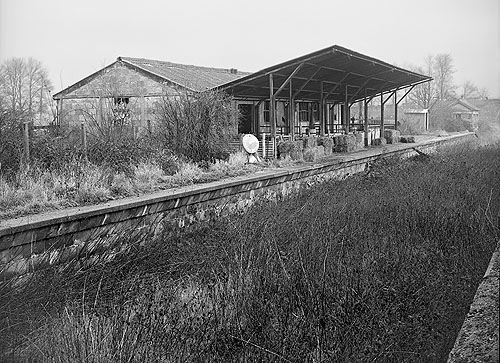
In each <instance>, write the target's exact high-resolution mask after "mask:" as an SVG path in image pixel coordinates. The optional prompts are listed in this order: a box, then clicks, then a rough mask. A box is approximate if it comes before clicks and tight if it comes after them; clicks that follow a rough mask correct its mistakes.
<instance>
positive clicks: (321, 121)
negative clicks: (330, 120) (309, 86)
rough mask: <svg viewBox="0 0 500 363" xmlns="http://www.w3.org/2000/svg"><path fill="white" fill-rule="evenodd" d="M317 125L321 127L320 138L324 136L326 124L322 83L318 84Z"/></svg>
mask: <svg viewBox="0 0 500 363" xmlns="http://www.w3.org/2000/svg"><path fill="white" fill-rule="evenodd" d="M319 124H320V127H321V131H320V134H321V136H325V129H326V127H325V126H326V122H325V98H324V91H323V81H322V82H321V83H320V99H319Z"/></svg>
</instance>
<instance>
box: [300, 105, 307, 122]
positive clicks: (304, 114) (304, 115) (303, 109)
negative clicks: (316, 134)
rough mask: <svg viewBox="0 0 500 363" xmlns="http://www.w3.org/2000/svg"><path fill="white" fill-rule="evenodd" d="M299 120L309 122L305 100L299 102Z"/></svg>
mask: <svg viewBox="0 0 500 363" xmlns="http://www.w3.org/2000/svg"><path fill="white" fill-rule="evenodd" d="M299 121H300V122H309V103H307V102H300V103H299Z"/></svg>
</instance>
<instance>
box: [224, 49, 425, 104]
mask: <svg viewBox="0 0 500 363" xmlns="http://www.w3.org/2000/svg"><path fill="white" fill-rule="evenodd" d="M270 75H272V79H273V89H274V94H275V97H276V99H286V98H289V97H290V82H288V81H289V80H290V79H291V80H292V81H291V87H292V89H291V93H292V95H293V98H294V99H295V100H303V101H317V100H320V99H321V98H322V97H321V96H322V95H323V99H324V100H326V101H327V102H343V101H345V100H346V97H347V100H348V102H349V103H353V102H356V101H359V100H361V99H363V98H364V97H365V95H366V96H367V97H368V98H370V97H374V96H376V95H378V94H381V93H387V92H392V91H394V90H397V89H402V88H406V87H409V86H413V85H416V84H419V83H422V82H427V81H430V80H432V78H431V77H428V76H425V75H421V74H418V73H415V72H412V71H409V70H406V69H403V68H400V67H396V66H393V65H391V64H389V63H386V62H383V61H381V60H378V59H375V58H372V57H369V56H366V55H363V54H360V53H357V52H354V51H352V50H349V49H346V48H343V47H341V46H338V45H334V46H331V47H328V48H325V49H322V50H319V51H316V52H313V53H310V54H307V55H304V56H302V57H299V58H295V59H292V60H289V61H287V62H283V63H280V64H277V65H275V66H272V67H268V68H265V69H263V70H261V71H258V72H255V73H252V74H250V75H248V76H245V77H242V78H240V79H237V80H234V81H231V82H229V83H226V84H224V85H222V86H220V88H221V89H223V90H225V91H226V92H228V93H230V94H232V95H233V96H235V97H237V98H240V99H253V100H263V99H269V98H270V92H269V91H270ZM322 90H323V92H322ZM365 92H366V93H365Z"/></svg>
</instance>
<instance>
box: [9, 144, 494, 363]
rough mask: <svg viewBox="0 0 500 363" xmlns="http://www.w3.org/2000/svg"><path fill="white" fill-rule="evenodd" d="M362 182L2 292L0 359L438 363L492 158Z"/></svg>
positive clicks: (420, 162)
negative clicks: (0, 349) (1, 356)
mask: <svg viewBox="0 0 500 363" xmlns="http://www.w3.org/2000/svg"><path fill="white" fill-rule="evenodd" d="M219 167H221V168H222V165H220V166H219ZM184 168H185V169H183V168H181V170H184V171H182V172H181V173H180V174H179V175H182V176H178V178H180V179H182V180H183V181H192V180H195V175H196V174H197V173H199V170H197V169H196V168H193V167H187V166H185V167H184ZM372 168H373V169H374V171H373V173H374V174H375V175H377V176H376V177H372V176H371V173H370V174H366V175H356V176H354V177H351V178H349V179H347V180H344V181H338V182H331V183H326V184H323V185H321V186H319V187H316V188H314V189H312V190H308V191H307V192H304V193H302V194H300V195H298V196H297V197H296V198H293V199H287V200H283V201H281V202H280V203H279V204H278V203H274V202H266V201H262V202H260V203H256V204H254V206H253V207H251V208H250V209H249V210H248V211H247V212H246V213H244V214H241V215H237V216H230V217H227V218H224V219H220V220H217V221H210V222H209V223H208V222H207V223H201V224H199V225H198V226H197V227H196V228H193V229H190V230H187V231H185V232H184V233H182V234H178V235H174V234H172V233H168V234H167V233H165V234H160V235H159V236H156V237H155V238H153V237H151V240H150V241H149V243H147V244H144V245H142V247H137V248H134V249H131V250H128V252H127V253H123V254H119V255H117V257H116V258H115V259H113V260H111V261H109V262H102V263H97V264H94V265H92V266H90V267H88V268H87V269H86V270H77V271H75V272H72V270H70V269H66V270H65V272H64V273H59V272H58V270H57V268H54V269H53V270H50V269H49V270H45V271H42V272H40V273H38V274H36V275H34V276H33V277H32V278H31V279H29V280H27V281H26V282H25V283H24V284H23V285H19V286H22V288H17V289H15V288H13V287H12V286H11V284H9V283H3V285H2V286H0V296H2V299H1V300H0V301H1V304H2V305H1V306H0V321H1V322H2V326H3V327H4V328H2V331H1V332H0V334H2V335H3V338H2V339H1V340H0V345H1V347H2V349H3V351H4V353H3V354H4V356H3V357H5V359H10V358H11V357H12V359H17V361H41V362H54V361H82V362H83V361H86V362H88V361H99V362H101V361H130V362H140V361H148V362H170V361H172V362H174V361H206V362H210V361H213V362H216V361H217V362H219V361H255V362H258V361H275V362H282V361H283V362H320V361H328V362H373V361H383V362H441V361H444V360H446V357H447V355H448V352H449V350H450V349H451V347H452V345H453V343H454V340H455V337H456V334H457V332H458V330H459V329H460V326H461V324H462V320H463V318H464V316H465V314H466V313H467V310H468V307H469V304H470V301H471V299H472V297H473V296H474V292H475V289H476V287H477V285H478V283H479V281H480V280H481V277H482V274H483V273H484V269H485V267H486V265H487V263H488V260H489V257H490V255H491V252H492V250H493V249H494V246H495V245H496V241H497V240H498V238H499V237H500V230H499V228H500V177H499V174H498V170H500V147H499V145H496V146H489V147H482V148H477V149H466V148H454V149H452V150H450V151H448V152H446V151H444V150H442V152H441V153H439V154H435V155H432V156H431V157H430V158H425V159H423V158H419V157H416V158H411V159H409V160H408V161H406V162H404V163H402V162H400V161H397V160H391V161H386V162H384V163H374V165H372Z"/></svg>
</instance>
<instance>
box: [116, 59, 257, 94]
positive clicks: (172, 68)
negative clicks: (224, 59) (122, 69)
mask: <svg viewBox="0 0 500 363" xmlns="http://www.w3.org/2000/svg"><path fill="white" fill-rule="evenodd" d="M120 60H121V61H123V62H125V63H128V64H130V65H133V66H135V67H138V68H141V69H142V70H144V71H146V72H149V73H152V74H155V75H156V76H159V77H161V78H163V79H165V80H168V81H170V82H173V83H176V84H178V85H180V86H182V87H185V88H188V89H190V90H192V91H198V92H201V91H205V90H207V89H211V88H214V87H217V86H220V85H222V84H225V83H228V82H232V81H234V80H236V79H239V78H241V77H244V76H247V75H249V74H250V73H248V72H241V71H238V70H236V69H224V68H210V67H200V66H193V65H186V64H179V63H171V62H165V61H158V60H152V59H144V58H130V57H118V61H120Z"/></svg>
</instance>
